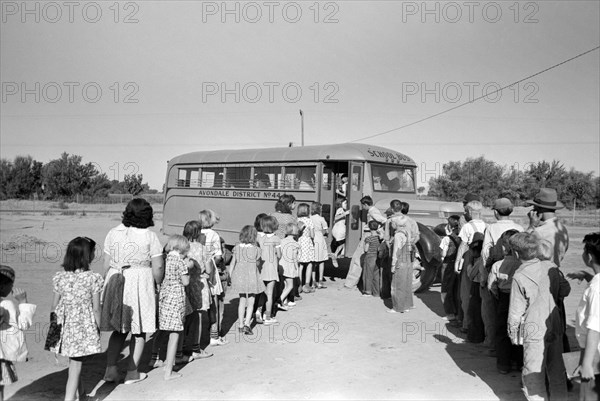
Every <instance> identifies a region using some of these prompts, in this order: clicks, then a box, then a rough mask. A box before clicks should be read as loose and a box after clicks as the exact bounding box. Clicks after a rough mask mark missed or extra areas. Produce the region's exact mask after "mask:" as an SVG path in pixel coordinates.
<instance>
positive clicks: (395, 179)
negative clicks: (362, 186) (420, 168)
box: [371, 164, 415, 193]
mask: <svg viewBox="0 0 600 401" xmlns="http://www.w3.org/2000/svg"><path fill="white" fill-rule="evenodd" d="M371 172H372V174H373V190H374V191H382V192H411V193H414V192H415V180H414V172H413V170H412V168H410V167H402V166H390V165H384V164H372V165H371Z"/></svg>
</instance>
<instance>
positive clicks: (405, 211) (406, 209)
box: [400, 202, 410, 214]
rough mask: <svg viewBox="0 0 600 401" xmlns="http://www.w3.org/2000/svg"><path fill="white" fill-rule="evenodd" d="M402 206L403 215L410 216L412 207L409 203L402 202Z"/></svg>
mask: <svg viewBox="0 0 600 401" xmlns="http://www.w3.org/2000/svg"><path fill="white" fill-rule="evenodd" d="M400 203H401V204H402V208H401V209H400V212H402V214H408V210H409V209H410V205H409V204H408V202H400Z"/></svg>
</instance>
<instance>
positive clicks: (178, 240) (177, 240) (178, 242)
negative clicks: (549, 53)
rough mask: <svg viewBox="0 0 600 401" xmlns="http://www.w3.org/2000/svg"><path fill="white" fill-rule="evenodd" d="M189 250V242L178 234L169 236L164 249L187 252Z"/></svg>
mask: <svg viewBox="0 0 600 401" xmlns="http://www.w3.org/2000/svg"><path fill="white" fill-rule="evenodd" d="M189 250H190V242H189V241H188V239H187V238H186V237H184V236H183V235H179V234H174V235H171V236H170V237H169V240H168V241H167V245H166V246H165V251H167V252H171V251H178V252H180V253H187V251H189Z"/></svg>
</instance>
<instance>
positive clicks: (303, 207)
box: [297, 203, 310, 217]
mask: <svg viewBox="0 0 600 401" xmlns="http://www.w3.org/2000/svg"><path fill="white" fill-rule="evenodd" d="M297 214H298V217H308V216H310V206H308V203H301V204H299V205H298V212H297Z"/></svg>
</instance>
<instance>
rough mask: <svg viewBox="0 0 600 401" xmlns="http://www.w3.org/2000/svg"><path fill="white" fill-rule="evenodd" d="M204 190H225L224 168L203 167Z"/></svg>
mask: <svg viewBox="0 0 600 401" xmlns="http://www.w3.org/2000/svg"><path fill="white" fill-rule="evenodd" d="M201 185H202V188H223V167H210V168H208V167H202V182H201Z"/></svg>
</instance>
